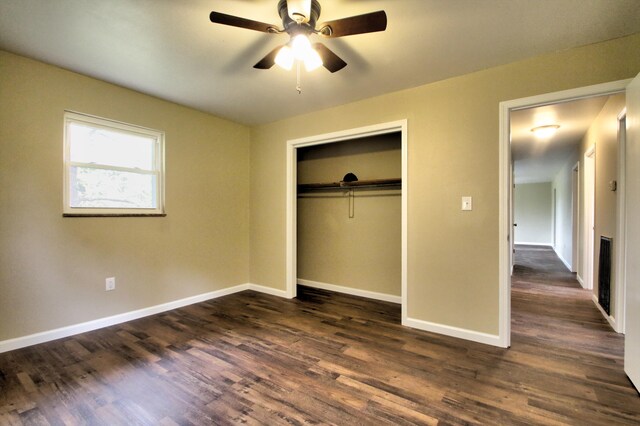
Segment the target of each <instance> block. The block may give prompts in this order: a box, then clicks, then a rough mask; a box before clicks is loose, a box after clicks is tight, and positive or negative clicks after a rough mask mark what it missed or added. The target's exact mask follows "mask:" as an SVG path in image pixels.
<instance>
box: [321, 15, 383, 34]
mask: <svg viewBox="0 0 640 426" xmlns="http://www.w3.org/2000/svg"><path fill="white" fill-rule="evenodd" d="M319 28H320V33H321V34H322V35H323V36H326V37H344V36H349V35H354V34H364V33H375V32H377V31H384V30H386V29H387V14H386V13H385V12H384V10H380V11H378V12H371V13H366V14H364V15H356V16H351V17H349V18H342V19H336V20H335V21H329V22H325V23H323V24H322V25H320V27H319Z"/></svg>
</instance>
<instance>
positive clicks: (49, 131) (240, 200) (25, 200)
mask: <svg viewBox="0 0 640 426" xmlns="http://www.w3.org/2000/svg"><path fill="white" fill-rule="evenodd" d="M0 94H1V96H2V102H1V104H0V123H1V125H0V205H1V206H2V213H0V250H1V252H0V341H2V340H5V339H10V338H14V337H18V336H24V335H28V334H31V333H35V332H40V331H45V330H50V329H53V328H57V327H62V326H67V325H71V324H76V323H80V322H84V321H88V320H93V319H97V318H101V317H105V316H110V315H114V314H118V313H122V312H128V311H132V310H135V309H140V308H144V307H148V306H152V305H156V304H160V303H164V302H169V301H174V300H177V299H181V298H184V297H188V296H194V295H198V294H202V293H206V292H210V291H213V290H216V289H220V288H224V287H229V286H232V285H235V284H241V283H246V282H248V281H249V273H248V271H249V177H248V175H249V136H250V135H249V129H248V128H246V127H244V126H241V125H238V124H234V123H231V122H229V121H225V120H221V119H218V118H216V117H213V116H211V115H208V114H204V113H201V112H197V111H194V110H191V109H188V108H185V107H181V106H178V105H175V104H172V103H169V102H166V101H162V100H159V99H156V98H153V97H150V96H146V95H142V94H139V93H136V92H133V91H130V90H126V89H123V88H120V87H117V86H114V85H111V84H107V83H104V82H101V81H97V80H94V79H91V78H88V77H84V76H81V75H78V74H75V73H71V72H68V71H64V70H62V69H59V68H56V67H52V66H49V65H45V64H43V63H40V62H35V61H32V60H29V59H26V58H23V57H20V56H15V55H12V54H9V53H6V52H0ZM65 109H69V110H74V111H80V112H84V113H88V114H94V115H97V116H101V117H106V118H110V119H115V120H120V121H124V122H128V123H132V124H136V125H141V126H146V127H150V128H154V129H159V130H163V131H165V132H166V211H167V216H166V217H165V218H63V217H62V171H63V168H62V145H63V141H62V129H63V112H64V110H65ZM110 276H115V277H116V282H117V288H116V290H115V291H113V292H108V293H107V292H105V291H104V286H105V282H104V281H105V278H106V277H110Z"/></svg>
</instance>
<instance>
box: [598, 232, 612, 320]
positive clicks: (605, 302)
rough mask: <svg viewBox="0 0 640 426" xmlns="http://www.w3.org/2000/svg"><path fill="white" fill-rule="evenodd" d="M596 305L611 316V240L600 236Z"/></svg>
mask: <svg viewBox="0 0 640 426" xmlns="http://www.w3.org/2000/svg"><path fill="white" fill-rule="evenodd" d="M598 265H599V272H598V303H600V306H602V309H604V311H605V312H606V313H607V315H611V312H610V309H611V306H610V305H611V238H609V237H603V236H600V260H599V264H598Z"/></svg>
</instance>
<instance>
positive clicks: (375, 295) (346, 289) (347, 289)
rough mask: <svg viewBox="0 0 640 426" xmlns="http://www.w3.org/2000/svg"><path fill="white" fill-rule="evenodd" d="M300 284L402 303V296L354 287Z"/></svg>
mask: <svg viewBox="0 0 640 426" xmlns="http://www.w3.org/2000/svg"><path fill="white" fill-rule="evenodd" d="M298 284H301V285H305V286H307V287H313V288H319V289H322V290H329V291H335V292H336V293H344V294H350V295H352V296H359V297H366V298H367V299H374V300H382V301H383V302H391V303H397V304H401V303H402V296H394V295H393V294H387V293H378V292H375V291H369V290H361V289H358V288H353V287H345V286H341V285H335V284H327V283H321V282H318V281H310V280H303V279H302V278H298Z"/></svg>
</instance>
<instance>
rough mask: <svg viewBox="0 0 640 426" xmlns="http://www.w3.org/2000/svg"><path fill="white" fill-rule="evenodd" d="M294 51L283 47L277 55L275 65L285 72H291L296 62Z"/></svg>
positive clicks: (285, 46)
mask: <svg viewBox="0 0 640 426" xmlns="http://www.w3.org/2000/svg"><path fill="white" fill-rule="evenodd" d="M294 59H295V58H294V55H293V49H291V48H290V47H289V46H288V45H284V46H282V48H281V49H280V51H279V52H278V54H277V55H276V59H275V63H276V64H277V65H278V66H279V67H281V68H284V69H285V70H287V71H289V70H291V68H292V67H293V61H294Z"/></svg>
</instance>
